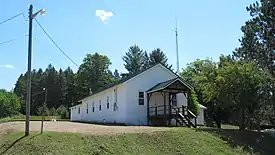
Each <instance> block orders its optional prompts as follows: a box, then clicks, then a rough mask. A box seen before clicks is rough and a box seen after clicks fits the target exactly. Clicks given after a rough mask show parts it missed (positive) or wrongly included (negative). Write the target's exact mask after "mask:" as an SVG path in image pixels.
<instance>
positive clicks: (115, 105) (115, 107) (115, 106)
mask: <svg viewBox="0 0 275 155" xmlns="http://www.w3.org/2000/svg"><path fill="white" fill-rule="evenodd" d="M116 109H117V104H116V103H114V111H116Z"/></svg>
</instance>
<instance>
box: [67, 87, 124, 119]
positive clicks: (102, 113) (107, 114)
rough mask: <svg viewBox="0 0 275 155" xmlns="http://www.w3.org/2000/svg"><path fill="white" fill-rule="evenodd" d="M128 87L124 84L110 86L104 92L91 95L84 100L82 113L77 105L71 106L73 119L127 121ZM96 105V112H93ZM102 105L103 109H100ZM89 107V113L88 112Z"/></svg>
mask: <svg viewBox="0 0 275 155" xmlns="http://www.w3.org/2000/svg"><path fill="white" fill-rule="evenodd" d="M114 89H116V91H117V108H116V110H115V111H114V102H115V92H114ZM125 92H126V89H125V87H124V86H123V84H121V85H118V86H116V87H113V88H109V89H107V90H105V91H103V92H100V93H98V94H95V95H93V96H90V97H88V98H85V99H83V100H82V104H81V105H79V106H76V107H81V110H80V114H78V109H77V108H75V107H72V108H71V121H84V122H98V123H114V122H116V123H125V117H126V106H125ZM107 96H108V97H109V108H107ZM93 105H94V112H93ZM100 105H101V110H100ZM87 108H88V113H87Z"/></svg>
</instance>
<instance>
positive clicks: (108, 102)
mask: <svg viewBox="0 0 275 155" xmlns="http://www.w3.org/2000/svg"><path fill="white" fill-rule="evenodd" d="M109 106H110V104H109V96H107V109H109Z"/></svg>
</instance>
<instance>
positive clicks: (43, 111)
mask: <svg viewBox="0 0 275 155" xmlns="http://www.w3.org/2000/svg"><path fill="white" fill-rule="evenodd" d="M44 90H45V101H44V104H43V106H42V120H41V133H43V128H44V113H45V107H47V95H48V90H47V88H44Z"/></svg>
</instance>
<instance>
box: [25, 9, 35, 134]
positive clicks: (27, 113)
mask: <svg viewBox="0 0 275 155" xmlns="http://www.w3.org/2000/svg"><path fill="white" fill-rule="evenodd" d="M32 12H33V6H32V5H30V8H29V45H28V73H27V75H28V78H27V100H26V124H25V125H26V127H25V136H28V135H29V134H30V104H31V69H32V65H31V63H32V18H33V17H32V16H33V15H32Z"/></svg>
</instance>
